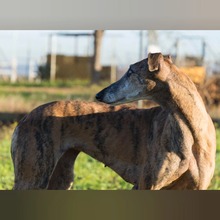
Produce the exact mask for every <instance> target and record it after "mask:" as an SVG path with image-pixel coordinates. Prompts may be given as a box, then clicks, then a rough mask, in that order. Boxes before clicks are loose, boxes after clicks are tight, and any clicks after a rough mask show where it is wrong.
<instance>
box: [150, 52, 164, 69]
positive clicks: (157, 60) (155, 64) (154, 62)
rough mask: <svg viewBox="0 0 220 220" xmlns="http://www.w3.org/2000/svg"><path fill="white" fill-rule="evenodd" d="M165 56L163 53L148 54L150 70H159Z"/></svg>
mask: <svg viewBox="0 0 220 220" xmlns="http://www.w3.org/2000/svg"><path fill="white" fill-rule="evenodd" d="M163 60H164V58H163V55H162V54H161V53H149V54H148V69H149V71H150V72H153V71H156V70H159V68H160V66H161V64H162V62H163Z"/></svg>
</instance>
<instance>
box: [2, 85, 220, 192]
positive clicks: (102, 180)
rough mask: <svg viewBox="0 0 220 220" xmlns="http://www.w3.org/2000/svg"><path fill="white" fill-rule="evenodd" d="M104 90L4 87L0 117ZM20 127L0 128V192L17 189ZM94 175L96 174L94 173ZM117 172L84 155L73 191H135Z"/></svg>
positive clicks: (219, 174) (219, 180) (219, 171)
mask: <svg viewBox="0 0 220 220" xmlns="http://www.w3.org/2000/svg"><path fill="white" fill-rule="evenodd" d="M102 88H103V85H101V86H89V85H86V86H85V85H83V84H80V83H79V84H77V83H73V84H70V83H68V84H67V85H65V84H62V83H60V84H59V83H58V84H56V85H53V84H52V85H50V84H47V83H45V84H44V85H43V86H39V85H29V84H27V85H26V84H20V85H12V86H11V85H8V84H4V83H2V84H1V83H0V106H1V109H0V113H1V112H11V113H12V112H29V111H30V110H31V109H32V108H34V107H36V106H38V105H39V104H42V103H45V102H49V101H53V100H59V99H75V98H77V99H83V100H90V101H91V100H93V97H94V95H95V94H96V92H98V91H99V90H101V89H102ZM15 126H16V123H14V124H10V125H7V126H6V125H3V124H0V189H1V190H3V189H11V188H12V186H13V179H14V175H13V167H12V161H11V156H10V143H11V135H12V132H13V129H14V128H15ZM216 126H217V125H216ZM216 131H217V155H216V169H215V175H214V177H213V180H212V182H211V185H210V187H209V189H215V190H217V189H220V128H217V129H216ZM91 171H92V172H91ZM131 187H132V185H131V184H128V183H126V182H125V181H124V180H123V179H121V178H120V177H119V176H118V175H117V174H116V173H115V172H113V171H112V170H110V169H109V168H108V167H104V164H102V163H100V162H98V161H96V160H94V159H93V158H91V157H89V156H87V155H85V154H83V153H80V155H79V156H78V158H77V160H76V163H75V183H74V186H73V189H78V190H85V189H93V190H96V189H97V190H106V189H113V190H114V189H131Z"/></svg>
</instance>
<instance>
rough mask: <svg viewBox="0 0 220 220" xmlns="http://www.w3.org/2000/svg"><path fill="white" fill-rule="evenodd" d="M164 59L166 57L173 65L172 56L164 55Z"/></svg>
mask: <svg viewBox="0 0 220 220" xmlns="http://www.w3.org/2000/svg"><path fill="white" fill-rule="evenodd" d="M163 57H164V58H165V59H167V60H169V62H170V63H173V61H172V58H171V55H170V54H168V55H164V56H163Z"/></svg>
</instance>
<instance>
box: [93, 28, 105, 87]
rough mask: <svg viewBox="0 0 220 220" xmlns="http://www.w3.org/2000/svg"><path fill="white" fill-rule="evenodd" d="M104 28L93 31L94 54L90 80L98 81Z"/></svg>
mask: <svg viewBox="0 0 220 220" xmlns="http://www.w3.org/2000/svg"><path fill="white" fill-rule="evenodd" d="M103 34H104V30H96V31H95V32H94V54H93V62H92V76H91V82H92V83H98V81H99V75H100V71H101V70H102V65H101V46H102V38H103Z"/></svg>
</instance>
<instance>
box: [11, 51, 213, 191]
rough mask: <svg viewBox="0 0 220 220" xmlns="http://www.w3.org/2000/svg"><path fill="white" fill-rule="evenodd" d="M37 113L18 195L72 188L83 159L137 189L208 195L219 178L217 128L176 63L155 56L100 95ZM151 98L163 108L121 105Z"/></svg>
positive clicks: (20, 163)
mask: <svg viewBox="0 0 220 220" xmlns="http://www.w3.org/2000/svg"><path fill="white" fill-rule="evenodd" d="M96 98H97V100H99V101H101V102H105V103H107V104H111V105H106V104H101V103H95V102H93V103H87V102H81V101H61V102H53V103H48V104H45V105H43V106H40V107H38V108H36V109H35V110H33V111H32V112H31V113H30V114H28V115H27V116H26V117H24V118H23V120H21V121H20V123H19V124H18V126H17V128H16V129H15V131H14V134H13V139H12V148H11V152H12V158H13V162H14V170H15V184H14V189H68V188H69V187H70V186H71V183H72V182H73V177H74V176H73V166H74V162H75V159H76V157H77V155H78V154H79V152H81V151H82V152H85V153H87V154H89V155H91V156H92V157H94V158H96V159H97V160H99V161H101V162H103V163H104V164H105V165H107V166H109V167H110V168H111V169H113V170H114V171H115V172H116V173H118V174H119V175H120V176H121V177H122V178H123V179H124V180H126V181H128V182H130V183H132V184H133V185H134V188H135V189H207V187H208V186H209V183H210V180H211V178H212V176H213V173H214V167H215V151H216V137H215V128H214V126H213V123H212V121H211V119H210V117H209V115H208V114H207V112H206V109H205V106H204V104H203V101H202V99H201V97H200V95H199V94H198V92H197V89H196V87H195V85H194V84H193V83H192V81H191V80H190V79H189V78H188V77H187V76H186V75H185V74H184V73H182V72H181V71H180V70H179V69H178V68H177V67H176V66H175V65H174V64H173V63H172V61H171V58H170V56H163V55H162V54H160V53H156V54H149V56H148V59H145V60H142V61H140V62H138V63H135V64H133V65H131V66H130V68H129V70H128V71H127V72H126V73H125V75H124V76H123V77H122V78H121V79H120V80H119V81H118V82H116V83H114V84H112V85H110V86H109V87H107V88H106V89H104V90H102V91H101V92H100V93H98V94H97V95H96ZM139 99H150V100H153V101H155V102H157V103H158V104H159V105H160V107H155V108H152V109H135V108H131V107H128V106H125V105H119V106H114V105H117V104H121V103H125V102H130V101H134V100H139Z"/></svg>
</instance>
